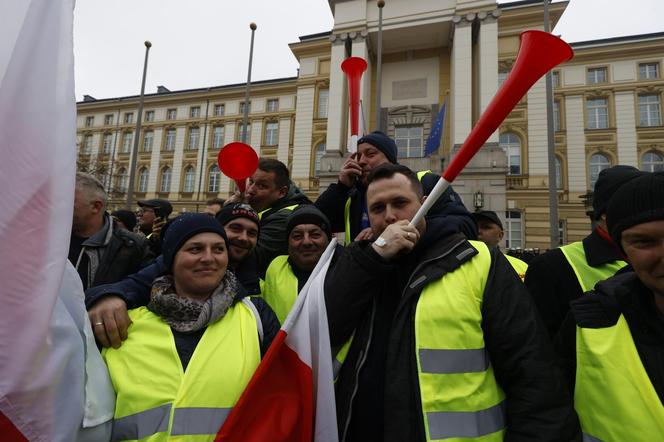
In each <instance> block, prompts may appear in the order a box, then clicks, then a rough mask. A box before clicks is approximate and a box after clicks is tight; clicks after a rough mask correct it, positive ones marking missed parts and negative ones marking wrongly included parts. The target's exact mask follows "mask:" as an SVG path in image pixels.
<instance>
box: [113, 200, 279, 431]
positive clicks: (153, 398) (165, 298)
mask: <svg viewBox="0 0 664 442" xmlns="http://www.w3.org/2000/svg"><path fill="white" fill-rule="evenodd" d="M162 251H163V258H164V264H165V266H166V268H167V270H168V271H169V274H167V275H166V276H162V277H159V278H157V279H155V280H154V282H153V285H152V293H151V295H150V297H151V299H150V303H149V304H148V305H147V307H140V308H137V309H135V310H131V311H130V312H129V316H130V318H131V320H132V325H131V327H130V330H129V333H128V335H129V337H128V338H127V340H126V341H125V342H124V343H123V344H122V346H121V347H120V348H118V349H113V348H108V349H106V350H105V351H104V353H103V355H104V359H105V360H106V363H107V365H108V369H109V372H110V375H111V380H112V382H113V387H114V388H115V391H116V393H117V399H116V407H115V416H114V422H113V438H112V439H113V440H140V439H146V440H150V441H159V440H167V439H168V438H169V436H182V437H183V440H188V441H189V440H193V441H198V440H201V441H202V440H213V439H214V436H215V435H216V433H217V431H218V430H219V428H220V427H221V425H222V424H223V422H224V420H225V418H226V416H227V415H228V413H229V412H230V410H231V408H232V407H233V405H234V404H235V402H236V401H237V400H238V398H239V397H240V395H241V394H242V391H243V390H244V388H245V386H246V385H247V383H248V382H249V379H251V376H252V375H253V373H254V370H255V369H256V367H257V366H258V364H259V362H260V359H261V356H262V354H264V353H265V350H266V349H267V347H268V346H269V344H270V342H271V341H272V338H273V337H274V335H275V334H276V332H277V330H278V328H279V323H278V321H277V320H276V316H275V315H274V312H272V310H270V308H269V307H268V306H267V305H266V304H265V303H264V301H262V300H261V299H251V300H250V299H249V298H248V297H245V295H244V294H243V293H239V291H241V290H238V287H239V285H238V283H237V280H236V278H235V276H234V275H233V273H231V272H230V271H226V270H227V266H228V248H227V239H226V234H225V232H224V229H223V227H222V226H221V224H219V222H218V221H217V220H216V219H214V218H213V217H210V216H209V215H206V214H202V213H201V214H193V213H192V214H190V213H187V214H183V215H180V216H179V217H178V218H176V219H175V220H173V221H172V222H171V224H170V225H169V227H168V229H167V230H166V232H165V234H164V239H163V243H162Z"/></svg>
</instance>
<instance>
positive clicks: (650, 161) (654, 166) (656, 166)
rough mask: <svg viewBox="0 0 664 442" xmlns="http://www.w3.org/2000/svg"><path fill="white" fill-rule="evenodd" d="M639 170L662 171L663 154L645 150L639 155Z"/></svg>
mask: <svg viewBox="0 0 664 442" xmlns="http://www.w3.org/2000/svg"><path fill="white" fill-rule="evenodd" d="M641 170H643V171H646V172H662V171H664V156H662V155H661V154H659V153H657V152H646V153H644V154H643V156H642V157H641Z"/></svg>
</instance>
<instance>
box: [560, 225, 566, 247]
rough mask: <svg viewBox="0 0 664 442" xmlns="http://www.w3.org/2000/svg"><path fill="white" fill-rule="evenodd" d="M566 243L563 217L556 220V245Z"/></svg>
mask: <svg viewBox="0 0 664 442" xmlns="http://www.w3.org/2000/svg"><path fill="white" fill-rule="evenodd" d="M565 244H567V221H566V220H564V219H560V220H558V245H559V246H564V245H565Z"/></svg>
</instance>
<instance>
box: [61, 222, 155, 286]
mask: <svg viewBox="0 0 664 442" xmlns="http://www.w3.org/2000/svg"><path fill="white" fill-rule="evenodd" d="M83 254H85V255H86V257H87V258H88V259H87V263H88V268H87V271H86V272H81V271H80V269H79V265H80V262H81V258H82V255H83ZM153 259H154V255H153V254H152V252H151V251H150V248H149V245H148V244H147V242H146V240H145V238H143V237H141V236H140V235H137V234H135V233H132V232H129V231H127V230H125V229H122V228H120V227H118V225H117V224H116V223H115V221H114V220H113V218H112V217H110V216H108V214H106V215H104V225H103V227H102V228H101V230H99V231H98V232H97V233H95V234H94V235H92V236H91V237H90V238H88V239H87V240H85V242H83V246H82V247H81V252H80V254H79V256H78V257H76V261H75V262H73V263H72V264H74V267H76V270H77V271H79V274H80V273H83V274H87V278H86V280H85V281H83V285H84V286H85V287H86V288H90V287H94V286H98V285H101V284H109V283H113V282H117V281H120V280H121V279H122V278H124V277H126V276H127V275H131V274H132V273H136V272H138V271H139V270H140V269H142V268H143V267H145V266H147V265H149V264H150V263H151V262H152V261H153Z"/></svg>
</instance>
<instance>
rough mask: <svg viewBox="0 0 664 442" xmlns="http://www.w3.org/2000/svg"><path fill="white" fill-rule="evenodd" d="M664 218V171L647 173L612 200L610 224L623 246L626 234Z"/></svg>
mask: <svg viewBox="0 0 664 442" xmlns="http://www.w3.org/2000/svg"><path fill="white" fill-rule="evenodd" d="M663 219H664V172H654V173H650V172H644V173H643V174H642V175H641V176H640V177H638V178H636V179H634V180H632V181H630V182H629V183H627V184H625V185H624V186H622V187H621V188H620V189H619V190H618V191H617V192H616V193H615V194H614V195H613V198H611V202H610V203H609V208H608V209H607V211H606V224H607V227H608V229H609V233H611V238H613V241H614V242H615V243H616V244H618V245H620V238H621V236H622V232H623V231H624V230H626V229H629V228H630V227H634V226H636V225H638V224H643V223H648V222H650V221H659V220H663Z"/></svg>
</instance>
